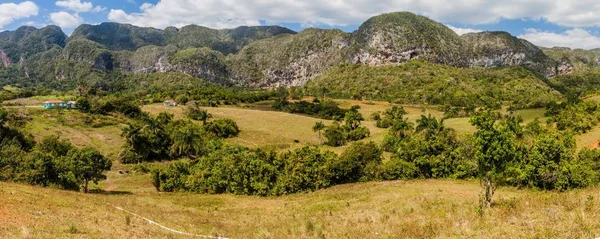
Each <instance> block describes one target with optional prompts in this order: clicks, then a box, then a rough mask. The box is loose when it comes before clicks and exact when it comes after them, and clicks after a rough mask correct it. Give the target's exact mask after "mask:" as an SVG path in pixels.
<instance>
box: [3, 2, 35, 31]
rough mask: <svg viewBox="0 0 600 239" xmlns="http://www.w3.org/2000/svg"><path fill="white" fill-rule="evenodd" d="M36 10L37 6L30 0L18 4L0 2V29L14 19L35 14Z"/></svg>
mask: <svg viewBox="0 0 600 239" xmlns="http://www.w3.org/2000/svg"><path fill="white" fill-rule="evenodd" d="M38 11H39V8H38V6H37V5H36V4H35V3H33V2H31V1H25V2H22V3H19V4H15V3H2V4H0V29H1V28H2V27H4V26H5V25H8V24H10V23H12V22H13V21H14V20H16V19H23V18H28V17H32V16H37V15H38Z"/></svg>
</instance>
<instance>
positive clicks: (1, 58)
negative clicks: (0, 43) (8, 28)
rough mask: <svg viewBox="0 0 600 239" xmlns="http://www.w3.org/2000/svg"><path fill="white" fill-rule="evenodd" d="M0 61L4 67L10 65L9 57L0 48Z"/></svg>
mask: <svg viewBox="0 0 600 239" xmlns="http://www.w3.org/2000/svg"><path fill="white" fill-rule="evenodd" d="M0 63H2V65H3V66H4V67H10V66H11V65H12V62H11V61H10V58H8V56H7V55H6V53H5V52H4V51H2V50H0Z"/></svg>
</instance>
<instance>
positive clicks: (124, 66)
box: [0, 12, 597, 95]
mask: <svg viewBox="0 0 600 239" xmlns="http://www.w3.org/2000/svg"><path fill="white" fill-rule="evenodd" d="M544 51H545V52H547V53H549V54H551V56H552V58H551V57H548V56H547V55H546V53H545V52H544ZM544 51H542V50H540V49H539V48H538V47H536V46H534V45H533V44H531V43H529V42H527V41H525V40H523V39H518V38H516V37H514V36H512V35H510V34H508V33H506V32H482V33H471V34H466V35H463V36H458V35H457V34H456V33H454V32H453V31H452V30H451V29H449V28H448V27H446V26H445V25H443V24H441V23H438V22H435V21H433V20H431V19H429V18H426V17H423V16H419V15H416V14H413V13H409V12H396V13H388V14H382V15H379V16H375V17H372V18H371V19H369V20H367V21H366V22H365V23H364V24H362V25H361V26H360V27H359V29H358V30H357V31H355V32H353V33H347V32H343V31H340V30H323V29H315V28H310V29H306V30H303V31H301V32H299V33H296V32H294V31H292V30H289V29H287V28H283V27H278V26H257V27H238V28H235V29H224V30H216V29H210V28H206V27H202V26H196V25H190V26H185V27H182V28H175V27H168V28H166V29H164V30H160V29H155V28H145V27H137V26H133V25H129V24H119V23H102V24H99V25H87V24H84V25H81V26H79V27H78V28H77V29H75V31H74V32H73V33H72V34H71V36H69V37H67V36H66V35H65V34H64V33H63V32H62V31H61V29H60V28H58V27H56V26H48V27H44V28H42V29H36V28H33V27H21V28H19V29H17V30H15V31H5V32H2V33H0V62H2V64H0V65H1V66H2V67H3V68H4V69H0V71H1V72H2V74H0V83H3V84H18V85H22V86H32V85H33V86H35V85H43V86H45V87H51V88H55V89H73V88H75V87H76V86H77V85H80V84H86V85H90V84H104V83H105V82H107V81H110V82H114V81H115V79H117V78H119V77H120V75H132V74H148V73H153V72H175V73H184V74H187V75H190V76H192V77H196V78H202V79H205V80H210V81H213V82H216V83H219V84H223V85H240V86H252V87H278V86H304V85H306V84H307V83H308V82H310V81H311V80H313V79H315V78H317V77H319V76H322V75H324V74H325V75H331V74H326V73H327V72H329V71H330V70H332V69H337V70H338V71H339V69H340V68H338V67H340V66H346V65H364V66H365V67H379V66H386V65H397V64H401V63H404V62H408V61H411V60H420V61H427V62H430V63H435V64H440V65H438V66H441V65H447V66H449V67H453V68H452V69H454V68H473V67H477V68H492V67H507V66H523V67H525V68H526V69H528V70H530V71H531V72H533V75H536V76H538V77H539V79H540V80H543V79H544V78H550V77H554V76H556V75H564V74H568V73H570V72H571V71H573V69H574V67H573V64H575V62H579V61H581V62H587V63H586V64H588V65H590V64H593V63H594V62H596V60H597V59H596V58H594V57H593V56H587V55H586V57H587V58H586V59H580V58H581V57H578V56H575V57H569V56H566V57H563V56H562V55H560V54H562V53H558V52H559V51H558V50H555V49H544ZM591 58H594V59H591ZM590 62H591V63H590ZM576 65H581V64H579V63H577V64H576ZM361 69H363V68H361ZM365 69H366V68H365ZM361 72H367V71H361ZM456 72H463V71H456ZM167 75H168V74H167ZM116 76H119V77H116ZM354 77H359V78H360V77H363V76H361V75H356V76H354ZM365 77H366V76H365ZM528 77H529V76H528ZM320 79H321V80H320V81H323V79H322V77H321V78H320ZM365 80H366V81H368V80H370V79H362V80H360V81H365ZM395 80H396V81H397V79H395ZM357 82H358V81H357ZM466 84H470V83H466ZM348 94H351V93H350V92H345V93H344V95H348Z"/></svg>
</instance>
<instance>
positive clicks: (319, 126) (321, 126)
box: [312, 121, 325, 144]
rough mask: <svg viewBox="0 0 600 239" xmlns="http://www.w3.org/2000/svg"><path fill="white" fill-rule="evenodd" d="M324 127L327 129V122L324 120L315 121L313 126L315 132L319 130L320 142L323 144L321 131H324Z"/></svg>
mask: <svg viewBox="0 0 600 239" xmlns="http://www.w3.org/2000/svg"><path fill="white" fill-rule="evenodd" d="M323 129H325V124H323V121H320V122H317V123H315V125H314V126H313V127H312V130H313V131H314V132H319V144H321V131H323Z"/></svg>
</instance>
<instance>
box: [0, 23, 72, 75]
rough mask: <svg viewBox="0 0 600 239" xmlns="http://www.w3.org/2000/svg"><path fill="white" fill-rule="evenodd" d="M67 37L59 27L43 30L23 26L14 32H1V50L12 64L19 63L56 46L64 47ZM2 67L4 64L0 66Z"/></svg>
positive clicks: (44, 28)
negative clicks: (22, 59)
mask: <svg viewBox="0 0 600 239" xmlns="http://www.w3.org/2000/svg"><path fill="white" fill-rule="evenodd" d="M66 39H67V35H65V33H63V31H62V30H61V29H60V28H59V27H57V26H47V27H43V28H41V29H37V28H35V27H29V26H23V27H20V28H18V29H17V30H14V31H4V32H0V50H2V51H3V52H5V53H6V55H7V56H8V58H9V59H10V60H11V62H13V63H15V62H19V61H20V59H21V58H27V57H30V56H33V55H35V54H37V53H40V52H44V51H47V50H50V49H52V48H54V47H55V46H58V47H61V48H62V47H64V46H65V44H66ZM0 66H2V64H0Z"/></svg>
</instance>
